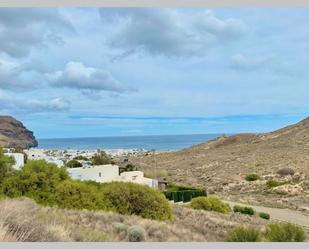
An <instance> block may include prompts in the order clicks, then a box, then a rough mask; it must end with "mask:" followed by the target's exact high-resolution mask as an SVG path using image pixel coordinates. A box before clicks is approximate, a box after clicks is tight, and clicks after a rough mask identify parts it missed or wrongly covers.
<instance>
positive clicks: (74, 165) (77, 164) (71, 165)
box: [65, 160, 83, 168]
mask: <svg viewBox="0 0 309 249" xmlns="http://www.w3.org/2000/svg"><path fill="white" fill-rule="evenodd" d="M65 166H66V167H67V168H80V167H83V165H82V164H81V163H80V162H79V161H77V160H71V161H68V162H67V163H66V164H65Z"/></svg>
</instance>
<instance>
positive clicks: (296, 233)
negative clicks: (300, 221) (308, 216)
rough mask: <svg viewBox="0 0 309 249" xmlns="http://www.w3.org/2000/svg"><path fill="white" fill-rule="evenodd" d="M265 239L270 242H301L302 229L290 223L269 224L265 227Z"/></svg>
mask: <svg viewBox="0 0 309 249" xmlns="http://www.w3.org/2000/svg"><path fill="white" fill-rule="evenodd" d="M265 238H266V239H267V240H269V241H271V242H302V241H304V240H305V238H306V237H305V232H304V229H303V228H302V227H300V226H297V225H294V224H291V223H271V224H268V225H267V228H266V232H265Z"/></svg>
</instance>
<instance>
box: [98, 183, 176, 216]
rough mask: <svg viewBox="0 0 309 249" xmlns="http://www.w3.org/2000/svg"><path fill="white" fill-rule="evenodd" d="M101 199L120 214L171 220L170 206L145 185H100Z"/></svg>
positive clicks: (155, 191) (162, 196)
mask: <svg viewBox="0 0 309 249" xmlns="http://www.w3.org/2000/svg"><path fill="white" fill-rule="evenodd" d="M100 192H101V194H102V198H103V199H104V200H106V201H107V202H108V203H109V207H111V208H113V209H114V210H115V211H116V212H118V213H120V214H129V215H131V214H136V215H139V216H142V217H144V218H150V219H157V220H167V219H171V218H172V210H171V207H170V204H169V203H168V201H167V199H166V198H165V197H164V195H163V194H162V193H161V192H160V191H159V190H156V189H152V188H150V187H148V186H145V185H139V184H135V183H125V182H111V183H105V184H102V186H101V190H100Z"/></svg>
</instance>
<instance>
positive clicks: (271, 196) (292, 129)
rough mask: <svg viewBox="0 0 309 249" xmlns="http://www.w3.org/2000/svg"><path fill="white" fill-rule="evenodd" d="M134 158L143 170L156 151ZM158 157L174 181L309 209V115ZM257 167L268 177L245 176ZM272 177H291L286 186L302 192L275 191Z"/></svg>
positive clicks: (233, 196)
mask: <svg viewBox="0 0 309 249" xmlns="http://www.w3.org/2000/svg"><path fill="white" fill-rule="evenodd" d="M130 161H131V162H133V163H135V164H137V165H138V166H139V167H140V168H141V169H147V170H150V169H151V168H153V167H154V158H153V156H148V157H147V156H145V157H136V158H135V157H131V158H130ZM156 161H157V165H158V166H157V167H158V168H163V169H166V170H167V171H168V173H169V180H170V181H173V182H177V183H182V184H190V185H198V186H204V187H207V189H208V190H209V192H214V193H216V194H219V195H222V196H224V197H226V198H229V199H233V200H236V201H239V200H246V201H249V202H252V203H264V204H265V203H266V204H268V205H277V206H289V207H294V208H301V207H303V206H305V208H306V207H308V210H309V197H308V196H309V192H308V191H309V118H307V119H305V120H303V121H301V122H299V123H297V124H295V125H291V126H288V127H285V128H282V129H279V130H277V131H274V132H269V133H264V134H261V135H255V134H240V135H234V136H230V137H225V136H221V137H219V138H217V139H214V140H212V141H209V142H206V143H202V144H199V145H195V146H192V147H190V148H187V149H184V150H181V151H178V152H173V153H161V154H158V155H156ZM285 167H288V168H291V169H293V170H294V171H295V172H296V173H295V175H294V176H293V177H291V176H289V177H285V178H284V177H279V176H278V175H277V174H276V172H277V170H279V169H281V168H285ZM252 172H256V173H257V174H259V175H260V176H261V177H262V179H261V180H259V181H256V182H247V181H246V180H245V176H246V175H247V174H250V173H252ZM290 178H297V179H298V180H299V182H297V181H296V180H293V179H290ZM268 179H275V180H278V181H285V182H288V181H291V182H292V183H291V184H286V185H285V187H287V188H288V189H292V190H293V189H294V188H296V187H297V188H298V189H299V191H298V192H297V191H296V190H295V191H294V190H293V191H294V192H293V191H292V190H291V193H289V190H288V189H287V190H286V193H283V194H277V193H276V192H275V191H278V192H280V191H279V190H277V189H267V188H266V187H265V186H266V181H267V180H268ZM288 185H292V186H288ZM281 188H283V187H281ZM283 192H284V191H283ZM292 192H293V194H292ZM265 196H267V198H265Z"/></svg>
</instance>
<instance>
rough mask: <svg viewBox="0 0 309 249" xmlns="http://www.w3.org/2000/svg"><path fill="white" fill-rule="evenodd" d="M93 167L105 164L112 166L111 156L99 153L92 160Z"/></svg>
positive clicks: (102, 152)
mask: <svg viewBox="0 0 309 249" xmlns="http://www.w3.org/2000/svg"><path fill="white" fill-rule="evenodd" d="M91 161H92V164H93V165H104V164H110V163H111V159H110V158H109V156H108V155H107V154H106V153H105V151H98V152H97V153H96V154H94V156H93V157H92V158H91Z"/></svg>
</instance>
